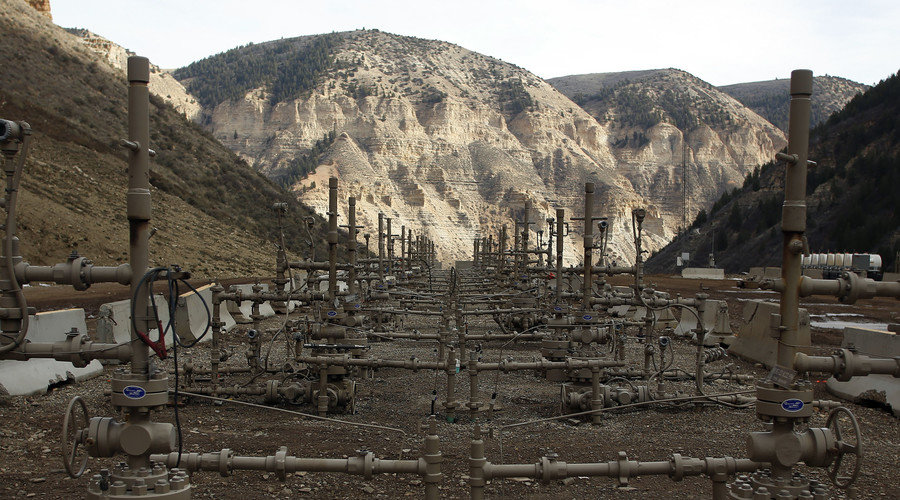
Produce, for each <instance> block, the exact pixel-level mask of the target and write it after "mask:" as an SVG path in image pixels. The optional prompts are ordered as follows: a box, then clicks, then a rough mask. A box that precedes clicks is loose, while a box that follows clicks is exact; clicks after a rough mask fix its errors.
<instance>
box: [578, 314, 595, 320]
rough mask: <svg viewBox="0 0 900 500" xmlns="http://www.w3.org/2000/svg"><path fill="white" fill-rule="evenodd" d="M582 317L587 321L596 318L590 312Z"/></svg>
mask: <svg viewBox="0 0 900 500" xmlns="http://www.w3.org/2000/svg"><path fill="white" fill-rule="evenodd" d="M581 319H583V320H585V321H590V320H592V319H594V317H593V316H591V315H590V314H585V315H584V316H582V317H581Z"/></svg>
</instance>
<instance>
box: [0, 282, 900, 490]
mask: <svg viewBox="0 0 900 500" xmlns="http://www.w3.org/2000/svg"><path fill="white" fill-rule="evenodd" d="M652 281H654V282H655V283H656V284H657V285H658V286H659V288H660V289H663V290H671V291H673V292H678V293H681V294H682V295H684V296H688V295H691V294H693V293H695V292H696V291H700V290H701V289H702V291H704V292H705V293H709V294H710V296H711V298H725V299H726V300H728V302H729V305H730V311H731V317H732V324H733V326H735V327H736V326H737V324H738V321H739V316H740V310H741V307H740V305H739V303H738V301H740V300H742V299H746V298H761V297H765V298H770V297H775V296H774V295H772V294H766V293H759V291H754V290H749V291H747V290H739V289H737V288H734V286H733V282H728V281H724V282H703V283H700V282H697V281H692V280H681V279H672V278H668V277H662V276H659V277H654V278H653V279H652ZM42 293H44V294H48V295H52V294H49V292H43V291H42ZM57 299H58V298H57ZM873 303H874V305H873ZM807 307H808V308H809V309H810V312H811V313H813V314H818V313H819V312H822V313H824V312H825V311H833V310H835V306H834V304H833V302H831V301H828V300H819V301H815V302H812V301H811V302H809V303H808V304H807ZM840 310H841V311H842V312H843V311H845V310H846V312H848V313H853V314H862V315H863V318H864V319H867V320H871V321H881V322H884V321H892V320H895V318H896V315H897V314H898V311H900V308H898V306H897V302H896V301H886V300H880V299H879V300H875V301H869V302H868V303H865V304H862V303H861V304H859V305H855V306H843V307H840ZM280 321H281V320H280V319H279V318H273V319H270V320H267V322H266V323H265V324H263V325H262V326H263V328H264V329H265V328H276V327H277V326H278V323H279V322H280ZM434 324H435V321H434V320H433V319H431V320H429V319H425V320H422V319H414V318H411V319H408V320H407V321H406V322H405V327H406V328H407V329H412V328H416V329H419V330H420V331H422V332H423V333H425V332H430V331H435V328H434V327H433V326H432V325H434ZM490 330H493V331H496V325H494V324H493V323H492V322H490V321H489V320H478V322H475V323H473V324H472V325H471V326H470V332H471V333H479V332H484V331H490ZM242 336H243V331H242V330H241V329H236V330H234V331H232V332H231V333H230V334H229V335H228V337H229V342H230V343H232V344H237V343H238V342H239V340H240V339H241V338H242ZM839 342H840V334H839V333H838V332H832V331H828V330H820V329H816V330H814V343H816V344H818V345H820V346H821V347H822V350H823V351H827V350H828V349H829V348H830V347H833V345H836V344H838V343H839ZM275 345H276V346H278V347H276V348H275V349H274V350H273V359H277V356H280V355H281V353H282V350H281V347H280V345H279V344H278V343H276V344H275ZM498 347H499V343H494V344H492V345H485V346H484V349H483V351H482V354H481V355H482V359H483V360H486V361H491V360H497V359H498V358H499V356H500V355H501V354H500V351H499V350H498ZM198 349H199V352H197V351H198ZM198 349H195V352H194V353H193V354H194V355H193V358H194V359H195V361H196V362H197V363H199V364H203V363H204V360H205V359H206V357H207V356H208V354H207V351H206V349H205V348H203V347H201V348H198ZM641 349H642V346H640V345H635V344H632V345H631V346H630V347H629V352H628V355H629V359H630V360H633V363H634V364H636V365H638V366H639V365H640V364H641V360H642V357H641V354H640V352H641ZM675 349H676V350H675V352H676V363H677V365H678V366H682V367H684V368H685V369H689V370H692V368H691V366H692V363H693V352H694V351H693V349H694V348H693V347H692V346H690V345H688V344H687V343H684V342H683V341H679V342H677V343H676V347H675ZM370 354H371V356H373V357H379V358H386V359H409V358H410V357H412V356H416V357H418V358H419V359H422V360H430V359H433V358H434V344H428V343H426V342H419V343H416V342H412V341H395V342H378V343H373V344H371V350H370ZM502 356H503V357H504V358H506V357H513V358H515V359H519V360H531V359H536V358H537V357H538V356H539V345H538V343H535V342H530V343H521V344H517V345H515V346H507V347H505V348H504V349H503V352H502ZM164 363H166V364H167V363H170V361H165V362H164ZM243 363H245V361H244V356H243V348H240V347H239V348H237V349H236V351H235V355H234V356H232V358H231V359H230V360H229V364H234V365H237V366H240V365H241V364H243ZM725 364H731V365H733V369H734V370H735V371H737V372H739V373H750V374H753V375H755V376H757V377H761V376H764V375H765V372H764V370H762V369H761V368H759V367H755V366H752V365H750V364H749V363H746V362H743V361H741V360H737V359H733V358H728V359H726V360H723V361H718V362H716V363H715V364H713V365H712V366H711V368H710V369H711V370H717V369H720V367H722V366H724V365H725ZM109 370H110V368H108V369H107V372H106V375H107V376H104V377H99V378H96V379H93V380H90V381H86V382H83V383H79V384H64V385H61V386H59V387H55V388H53V389H52V390H51V391H50V392H48V393H47V394H46V395H41V396H34V397H27V398H9V397H7V398H5V399H2V400H0V418H2V419H3V421H4V422H5V425H4V426H3V427H2V429H0V457H3V458H2V460H0V497H4V498H11V497H39V498H70V497H72V496H75V497H81V496H82V495H83V492H84V488H85V485H86V480H85V478H82V479H77V480H73V479H69V478H68V476H67V475H66V473H65V472H64V470H63V468H62V464H61V459H60V451H59V450H60V444H59V434H60V422H61V418H62V413H63V410H64V408H65V405H66V404H67V402H68V400H70V399H71V398H72V397H73V396H75V395H80V396H82V397H83V398H85V400H86V402H87V404H88V407H89V409H90V411H91V414H92V415H113V414H114V413H113V409H112V408H111V406H110V404H109V402H108V396H107V395H105V394H104V392H105V391H106V390H108V375H109V373H111V372H110V371H109ZM461 375H462V376H460V377H458V379H457V381H458V383H457V395H458V398H459V399H466V396H467V395H468V387H469V385H468V383H469V380H468V379H469V377H468V376H467V375H466V373H465V372H463V373H462V374H461ZM248 378H249V377H248V376H247V375H235V376H233V377H231V378H230V379H229V380H228V382H227V383H228V384H229V385H230V384H240V383H244V382H245V381H247V379H248ZM445 381H446V377H445V375H444V374H443V373H441V374H438V375H437V376H435V374H434V373H433V372H429V371H419V372H417V373H414V372H410V371H406V370H399V369H381V370H378V371H377V372H376V373H375V374H374V377H373V378H371V379H361V380H360V381H359V383H358V386H357V387H358V395H357V413H356V414H355V415H336V416H335V417H336V418H338V419H341V420H345V421H348V422H360V423H374V424H378V425H383V426H390V427H395V428H399V429H402V430H403V431H404V434H401V433H398V432H393V431H387V430H373V429H363V428H359V427H351V426H346V425H340V424H337V423H332V422H320V421H315V420H310V419H307V418H304V417H302V416H298V415H289V414H284V413H277V412H273V411H270V410H267V409H261V408H253V407H247V406H242V405H238V404H235V403H231V402H229V403H225V404H221V405H219V404H215V403H212V402H209V401H201V400H197V399H194V400H192V401H190V402H189V403H188V404H185V405H184V406H182V407H180V416H181V422H182V431H183V437H184V447H185V451H186V452H210V451H218V450H220V449H222V448H230V449H232V450H234V451H235V452H236V453H237V454H243V455H272V454H274V453H275V452H276V451H277V449H278V448H279V447H280V446H287V448H288V451H289V453H290V454H292V455H296V456H302V457H330V458H344V457H347V456H353V455H354V454H355V453H356V450H358V449H361V448H365V449H367V450H369V451H372V452H374V453H375V454H376V456H377V457H379V458H405V459H409V458H417V457H418V456H420V454H421V448H422V437H423V435H422V432H421V428H422V424H423V423H424V422H425V421H426V420H427V419H428V418H429V414H430V410H431V403H432V399H433V397H434V396H433V395H432V391H433V389H434V388H435V387H436V388H437V391H438V395H437V399H438V403H439V402H440V401H442V400H443V394H444V389H445ZM821 385H822V386H823V385H824V384H821ZM748 388H752V386H740V385H738V384H734V383H726V382H714V383H712V384H710V385H709V386H708V388H707V389H708V390H709V391H711V392H713V391H717V392H727V391H730V390H740V389H748ZM667 390H679V391H682V392H684V393H687V394H692V390H693V389H692V387H691V384H690V383H672V384H670V385H669V386H668V387H667ZM494 391H496V392H497V393H498V401H499V402H500V403H501V404H502V405H503V410H502V411H498V412H493V413H492V414H480V415H477V416H475V417H471V416H470V415H469V414H468V413H464V414H461V415H459V416H458V417H459V418H458V419H457V421H456V422H453V423H451V422H448V419H447V418H446V415H442V414H438V415H437V422H438V434H439V436H440V439H441V451H442V453H443V455H444V464H443V474H444V478H443V481H442V483H441V494H442V497H445V498H467V497H468V494H469V488H468V485H467V484H466V483H465V476H466V475H467V474H468V456H469V443H470V439H471V433H472V428H473V424H474V422H476V421H477V422H478V423H479V424H480V426H481V427H482V428H483V429H485V434H486V436H485V452H486V456H487V458H488V460H490V461H491V462H494V463H534V462H536V461H537V460H538V459H539V458H540V457H541V456H542V455H544V454H546V453H547V452H550V451H553V452H555V453H557V454H558V455H559V460H563V461H566V462H570V463H572V462H605V461H608V460H615V459H616V457H617V453H618V452H619V451H624V452H626V453H627V455H628V457H629V458H630V459H636V460H667V459H669V458H670V457H671V455H672V453H680V454H682V455H686V456H691V457H698V458H702V457H706V456H712V457H716V456H725V455H730V456H734V457H743V456H745V454H746V451H745V449H746V448H745V442H746V435H747V432H749V431H753V430H762V428H763V424H762V423H761V422H760V421H759V420H757V418H756V416H755V412H754V411H753V409H752V408H751V409H743V410H734V409H729V408H724V407H721V406H699V407H689V408H681V409H673V408H655V409H642V410H639V411H630V412H626V411H622V410H620V411H613V412H609V413H607V414H605V416H604V419H603V423H602V425H599V426H592V425H590V424H589V423H587V422H585V421H579V420H574V419H564V420H557V421H551V422H542V423H538V424H534V425H530V426H525V427H520V428H517V429H515V430H506V431H503V432H501V431H500V427H502V426H504V425H508V424H512V423H517V422H523V421H527V420H533V419H539V418H544V417H551V416H556V415H559V391H560V389H559V384H557V383H552V382H548V381H546V380H545V379H543V378H540V377H538V376H536V374H534V373H532V372H513V373H509V374H501V375H500V376H499V377H497V376H496V374H495V373H490V374H487V375H485V376H483V377H482V378H481V393H482V395H483V397H485V398H488V397H489V396H490V394H491V392H494ZM816 397H819V398H830V396H829V395H828V394H827V393H826V392H825V391H824V388H823V387H817V389H816ZM245 400H246V401H251V402H255V403H261V402H262V401H261V399H253V398H248V399H245ZM846 406H848V407H849V408H851V409H852V411H853V412H854V414H856V416H857V418H858V419H859V420H860V424H861V426H862V432H863V435H864V441H863V444H864V448H865V452H864V461H863V467H862V472H861V475H860V478H859V480H858V482H857V485H858V487H859V497H861V498H900V484H898V481H897V475H896V470H897V467H898V465H900V421H898V419H896V418H894V417H893V416H891V414H890V413H889V412H888V411H885V410H884V409H882V408H871V407H864V406H860V405H856V404H853V403H847V404H846ZM282 407H283V408H287V409H291V410H296V411H301V412H314V409H313V408H312V407H309V406H291V405H284V406H282ZM437 407H438V408H440V405H439V404H438V405H437ZM826 415H827V413H826V412H820V411H818V410H817V412H816V414H815V416H814V417H813V419H812V421H811V422H810V425H811V426H822V425H824V421H825V416H826ZM155 418H157V419H158V420H161V421H169V422H173V421H174V420H173V419H174V412H173V409H172V408H171V407H169V408H166V409H165V410H163V411H160V412H157V414H156V416H155ZM114 463H115V461H114V460H112V459H106V460H104V459H90V461H89V467H90V469H91V471H93V472H96V471H98V470H99V469H100V468H102V467H109V466H111V465H112V464H114ZM801 469H803V471H804V472H806V473H808V474H809V475H810V476H811V477H814V478H817V479H819V480H821V481H824V482H827V477H826V475H825V474H824V471H823V470H818V469H807V468H805V467H801ZM90 473H91V472H88V473H87V474H90ZM192 482H193V483H194V484H195V486H196V490H195V493H194V496H195V498H261V497H290V496H307V497H312V498H373V497H374V498H398V497H407V496H409V497H420V496H422V495H423V493H424V488H423V486H422V484H421V480H420V478H418V477H415V476H398V477H388V476H375V477H374V478H372V479H371V480H370V481H365V480H363V479H362V478H360V477H358V476H349V475H341V474H322V473H307V474H295V475H293V476H291V477H289V478H288V479H287V481H286V482H285V483H281V482H279V481H277V479H276V478H275V477H274V475H273V474H265V473H260V472H241V471H239V472H236V473H235V475H234V476H233V477H230V478H222V477H220V476H219V475H218V474H215V473H210V472H202V473H197V474H195V475H194V476H193V478H192ZM710 485H711V483H710V482H709V480H708V479H704V478H688V479H685V480H684V481H683V482H682V483H680V484H678V483H675V482H673V481H672V480H670V479H669V478H667V477H645V478H638V479H633V480H632V481H631V483H630V484H629V487H627V488H618V487H617V486H616V485H615V482H614V481H612V480H610V479H605V478H591V479H587V478H576V479H575V480H574V482H571V484H568V485H566V484H563V483H562V482H560V481H554V482H551V483H548V484H544V483H540V482H535V481H531V480H527V481H526V480H511V479H507V480H503V481H494V482H493V483H491V484H489V485H488V486H487V488H486V493H487V495H488V496H489V497H493V498H516V497H525V498H708V497H711V486H710Z"/></svg>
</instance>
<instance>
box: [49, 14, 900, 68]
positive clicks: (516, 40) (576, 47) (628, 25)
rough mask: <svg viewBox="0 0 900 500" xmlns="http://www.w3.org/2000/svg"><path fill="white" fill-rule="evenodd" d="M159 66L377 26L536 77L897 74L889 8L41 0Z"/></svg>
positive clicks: (899, 38)
mask: <svg viewBox="0 0 900 500" xmlns="http://www.w3.org/2000/svg"><path fill="white" fill-rule="evenodd" d="M51 7H52V11H53V20H54V21H55V22H56V23H57V24H59V25H60V26H64V27H79V28H87V29H90V30H91V31H94V32H95V33H98V34H100V35H102V36H104V37H106V38H109V39H111V40H112V41H114V42H116V43H118V44H120V45H122V46H124V47H126V48H128V49H130V50H133V51H135V52H136V53H138V54H139V55H144V56H147V57H149V58H150V59H151V61H153V62H154V63H155V64H158V65H159V66H161V67H164V68H176V67H180V66H184V65H186V64H188V63H190V62H192V61H195V60H197V59H202V58H203V57H205V56H208V55H212V54H215V53H217V52H221V51H223V50H227V49H230V48H232V47H235V46H237V45H243V44H245V43H247V42H263V41H267V40H273V39H277V38H282V37H284V38H289V37H293V36H299V35H310V34H317V33H327V32H331V31H346V30H352V29H358V28H363V27H365V28H370V29H371V28H378V29H380V30H382V31H387V32H391V33H397V34H402V35H410V36H417V37H421V38H432V39H440V40H445V41H448V42H452V43H455V44H458V45H461V46H463V47H465V48H467V49H470V50H474V51H476V52H481V53H483V54H486V55H489V56H493V57H497V58H499V59H502V60H504V61H507V62H510V63H513V64H516V65H518V66H521V67H523V68H525V69H527V70H530V71H531V72H533V73H535V74H537V75H538V76H541V77H543V78H551V77H555V76H563V75H571V74H579V73H600V72H607V71H627V70H636V69H650V68H666V67H675V68H680V69H683V70H686V71H688V72H690V73H693V74H694V75H696V76H698V77H700V78H702V79H704V80H706V81H708V82H710V83H712V84H714V85H725V84H729V83H738V82H749V81H757V80H771V79H774V78H787V77H789V76H790V72H791V70H792V69H795V68H809V69H812V70H813V71H814V72H815V74H817V75H821V74H830V75H837V76H843V77H846V78H850V79H851V80H855V81H858V82H862V83H867V84H873V83H876V82H877V81H878V80H880V79H882V78H885V77H887V76H889V75H890V74H892V73H894V72H896V71H897V70H898V69H900V57H898V56H900V1H898V0H853V1H851V0H805V1H793V0H775V1H772V0H744V1H730V0H718V1H707V0H702V1H692V0H682V1H673V0H670V1H655V0H654V1H650V0H646V1H642V0H618V1H607V0H480V1H471V0H443V1H431V0H398V1H391V0H381V1H378V0H314V1H313V0H296V1H289V0H241V1H237V0H51Z"/></svg>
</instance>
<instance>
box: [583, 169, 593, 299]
mask: <svg viewBox="0 0 900 500" xmlns="http://www.w3.org/2000/svg"><path fill="white" fill-rule="evenodd" d="M593 248H594V183H593V182H586V183H584V283H583V284H582V285H583V287H582V297H581V304H582V305H581V307H582V309H584V310H585V311H587V310H590V308H591V295H592V289H593V288H592V284H593V280H592V278H591V267H592V266H593V265H594V257H593Z"/></svg>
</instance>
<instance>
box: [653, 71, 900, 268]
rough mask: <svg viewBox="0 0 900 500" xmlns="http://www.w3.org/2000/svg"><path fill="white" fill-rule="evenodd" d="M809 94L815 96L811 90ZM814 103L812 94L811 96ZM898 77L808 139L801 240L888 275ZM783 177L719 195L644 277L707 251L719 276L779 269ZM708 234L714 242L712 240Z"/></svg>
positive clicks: (753, 179) (893, 247)
mask: <svg viewBox="0 0 900 500" xmlns="http://www.w3.org/2000/svg"><path fill="white" fill-rule="evenodd" d="M814 91H815V90H814ZM813 97H815V94H814V95H813ZM898 114H900V76H898V75H896V74H895V75H894V76H891V77H890V78H888V79H886V80H884V81H882V82H881V83H879V84H878V85H876V86H875V87H872V88H871V89H869V90H868V91H866V92H865V93H864V94H860V95H858V96H856V97H854V98H853V99H851V100H850V102H848V103H847V105H846V106H845V107H844V109H842V110H841V111H839V112H837V113H835V114H833V115H832V116H831V117H830V118H828V119H827V120H826V121H825V122H824V123H823V124H821V125H819V126H818V127H815V128H814V129H813V131H812V134H811V136H810V153H809V158H810V159H811V160H813V161H816V162H817V163H818V165H817V166H816V167H814V168H811V169H810V171H809V177H808V185H807V205H808V212H807V215H808V217H807V238H808V239H809V247H810V250H811V251H813V252H842V253H847V252H855V253H879V254H881V256H882V258H883V261H884V266H885V268H886V269H890V268H891V267H892V266H893V264H894V261H895V258H896V255H897V252H898V251H900V197H898V196H897V193H896V189H897V186H898V184H900V125H898V122H897V116H898ZM783 175H784V170H783V168H782V167H781V166H780V165H775V164H774V163H769V164H766V165H764V166H763V167H762V168H761V169H760V170H759V171H755V172H753V173H752V174H751V175H750V176H748V177H747V179H746V180H745V182H744V184H743V186H742V187H741V188H740V189H737V190H735V191H734V192H729V193H726V194H725V195H723V197H722V198H720V199H719V200H718V201H717V202H716V203H715V204H714V205H713V207H712V210H711V212H710V215H709V217H708V220H704V219H706V217H705V214H703V217H700V218H699V219H698V220H697V221H695V223H694V226H693V227H692V230H691V231H689V233H688V234H687V235H683V236H681V237H679V238H677V239H675V240H674V241H673V242H672V243H670V244H669V245H668V246H667V247H666V248H664V249H662V250H660V251H659V252H658V253H657V255H655V256H654V257H653V258H652V259H650V261H648V263H647V268H648V270H651V271H658V272H662V271H672V270H674V263H675V255H676V254H678V253H680V252H691V254H692V255H693V256H694V261H693V262H692V264H693V265H700V264H703V263H704V262H705V259H706V255H707V254H708V252H709V250H710V248H711V246H712V245H713V243H714V244H715V249H716V261H717V263H719V264H720V265H722V266H724V268H725V270H726V271H729V272H738V271H745V270H747V268H749V267H750V266H765V265H778V263H779V262H780V261H781V238H782V236H781V230H780V224H781V205H782V202H783V200H784V194H783V186H784V179H783ZM713 234H715V236H713Z"/></svg>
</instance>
